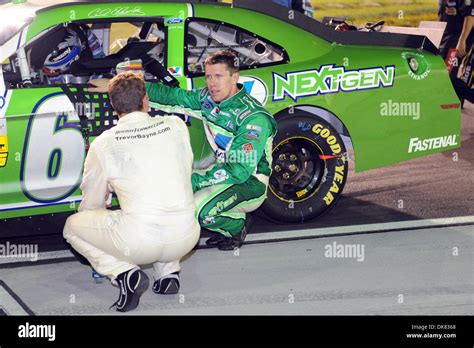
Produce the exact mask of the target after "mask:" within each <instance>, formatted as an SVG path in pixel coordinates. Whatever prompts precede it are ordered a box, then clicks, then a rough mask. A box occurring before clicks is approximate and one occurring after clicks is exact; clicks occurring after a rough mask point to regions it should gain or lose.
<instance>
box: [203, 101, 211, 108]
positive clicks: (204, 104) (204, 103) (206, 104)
mask: <svg viewBox="0 0 474 348" xmlns="http://www.w3.org/2000/svg"><path fill="white" fill-rule="evenodd" d="M201 105H202V107H203V108H204V109H210V108H212V105H211V103H209V102H207V101H202V102H201Z"/></svg>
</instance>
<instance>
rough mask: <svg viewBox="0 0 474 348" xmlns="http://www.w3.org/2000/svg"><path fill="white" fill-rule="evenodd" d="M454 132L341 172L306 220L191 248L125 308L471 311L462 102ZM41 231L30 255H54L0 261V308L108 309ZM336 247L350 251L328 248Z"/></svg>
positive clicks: (470, 221)
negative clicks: (456, 138) (435, 145)
mask: <svg viewBox="0 0 474 348" xmlns="http://www.w3.org/2000/svg"><path fill="white" fill-rule="evenodd" d="M462 136H463V142H462V148H460V149H458V150H456V151H448V152H445V153H442V154H436V155H432V156H428V157H424V158H421V159H417V160H414V161H409V162H405V163H400V164H396V165H393V166H390V167H387V168H383V169H379V170H372V171H369V172H366V173H357V174H356V173H354V172H353V171H351V172H350V176H349V182H348V184H347V185H346V188H345V195H344V196H343V197H342V199H341V200H340V201H339V202H338V204H337V206H336V207H335V208H334V209H333V210H332V211H331V212H329V213H328V214H326V215H324V216H323V217H321V218H320V219H318V220H316V221H314V222H311V223H307V224H304V225H299V224H295V225H275V224H269V223H268V222H266V221H264V220H261V219H259V218H258V217H257V218H256V219H255V220H256V221H255V224H254V226H253V229H252V233H251V234H250V235H249V236H248V243H247V245H244V246H243V247H242V248H241V249H240V251H239V252H238V253H237V254H236V253H234V252H220V251H218V250H215V249H200V250H195V251H193V252H192V253H191V254H190V255H189V256H188V257H187V258H186V260H184V261H183V270H182V277H181V279H182V286H181V292H180V294H178V295H173V296H157V295H155V294H153V293H152V292H151V291H148V292H147V293H145V294H144V296H143V298H142V301H141V304H140V306H139V308H138V309H137V310H136V311H134V312H133V313H132V314H328V315H331V314H388V315H391V314H394V315H397V314H411V315H419V314H427V315H431V314H437V315H459V314H464V315H466V314H467V315H472V314H474V273H473V254H474V243H473V242H474V240H473V238H474V217H473V216H474V204H473V200H474V199H473V198H474V173H473V170H474V144H473V143H474V107H473V106H472V105H467V106H466V108H465V109H464V111H463V134H462ZM453 152H457V157H458V160H457V161H455V160H453ZM463 217H464V218H463ZM443 218H453V219H443ZM436 221H437V222H436ZM435 222H436V223H435ZM31 227H32V228H34V226H31ZM17 232H19V231H17ZM21 232H23V233H25V234H28V233H30V232H29V231H28V230H27V229H26V230H24V231H21ZM41 233H42V234H44V236H42V237H35V240H36V241H37V242H39V243H40V252H43V251H46V252H47V251H55V252H56V253H57V254H58V255H59V256H58V255H56V256H54V257H56V258H54V257H52V258H51V260H49V261H48V260H45V261H44V263H42V262H35V263H32V262H24V263H9V264H5V263H4V264H1V265H0V268H3V269H2V270H1V279H2V281H3V283H0V285H1V286H0V301H1V303H2V306H3V311H4V312H6V313H7V314H31V313H35V314H58V315H62V314H66V315H67V314H116V313H115V312H110V311H109V310H108V306H110V305H111V304H112V303H113V302H114V301H115V300H116V298H117V296H118V290H117V289H116V288H114V287H112V286H111V285H110V284H109V283H108V282H107V283H104V284H100V285H98V284H95V283H93V281H92V279H91V276H90V271H89V269H88V267H86V266H83V265H81V264H79V263H78V262H77V261H75V260H74V259H72V258H71V257H70V255H68V252H64V251H60V249H64V246H63V247H61V246H60V245H61V244H60V243H59V242H57V236H58V235H57V232H55V231H53V227H51V229H50V230H48V227H47V225H46V227H44V230H43V231H41ZM48 233H50V234H52V235H50V236H48ZM54 233H56V234H54ZM55 238H56V239H55ZM278 239H280V241H277V240H278ZM292 239H293V240H292ZM6 240H9V241H10V243H13V242H15V243H20V242H21V241H22V239H20V238H8V239H3V240H0V242H2V243H4V242H5V241H6ZM25 240H27V239H25ZM31 240H32V239H31V238H30V239H29V241H30V243H32V241H31ZM53 240H56V242H55V243H53V242H51V243H49V242H50V241H53ZM201 243H202V242H201ZM339 246H354V248H356V247H357V248H359V249H357V250H359V253H357V254H356V253H355V252H354V253H353V254H350V253H349V254H348V253H347V252H346V254H345V255H344V257H339V256H338V255H336V254H330V253H329V254H328V250H336V249H337V248H336V247H339ZM58 250H59V251H58ZM352 250H353V251H354V250H356V249H352ZM53 254H54V252H53ZM47 258H48V257H46V259H47ZM145 271H146V272H147V273H148V274H149V276H150V277H151V270H150V269H149V268H145ZM19 274H21V276H19ZM51 284H56V286H55V287H51ZM2 288H3V289H2ZM71 295H74V296H73V297H74V299H75V300H74V302H73V303H72V302H71V298H72V297H71Z"/></svg>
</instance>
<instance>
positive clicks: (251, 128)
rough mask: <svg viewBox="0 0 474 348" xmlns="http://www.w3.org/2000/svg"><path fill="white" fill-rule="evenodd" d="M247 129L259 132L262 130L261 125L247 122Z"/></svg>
mask: <svg viewBox="0 0 474 348" xmlns="http://www.w3.org/2000/svg"><path fill="white" fill-rule="evenodd" d="M245 128H247V129H249V130H256V131H257V132H261V131H262V127H260V126H254V125H253V124H248V125H247V127H245Z"/></svg>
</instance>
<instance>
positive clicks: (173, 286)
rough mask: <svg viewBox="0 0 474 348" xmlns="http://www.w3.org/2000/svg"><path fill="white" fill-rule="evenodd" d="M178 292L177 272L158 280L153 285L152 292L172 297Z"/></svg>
mask: <svg viewBox="0 0 474 348" xmlns="http://www.w3.org/2000/svg"><path fill="white" fill-rule="evenodd" d="M178 291H179V272H174V273H171V274H168V275H166V276H164V277H163V278H160V279H158V280H157V281H155V283H154V284H153V292H154V293H155V294H160V295H174V294H177V293H178Z"/></svg>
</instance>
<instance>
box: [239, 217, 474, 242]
mask: <svg viewBox="0 0 474 348" xmlns="http://www.w3.org/2000/svg"><path fill="white" fill-rule="evenodd" d="M468 223H474V216H459V217H452V218H442V219H430V220H409V221H399V222H386V223H376V224H367V225H352V226H341V227H325V228H312V229H306V230H294V231H285V232H269V233H253V234H249V235H248V236H247V238H246V239H245V241H247V242H256V241H259V242H260V241H266V240H279V239H287V238H308V237H318V236H322V235H338V234H346V233H368V232H374V231H385V230H398V229H407V230H409V229H410V228H419V227H436V226H445V225H450V226H455V225H462V224H468Z"/></svg>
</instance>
